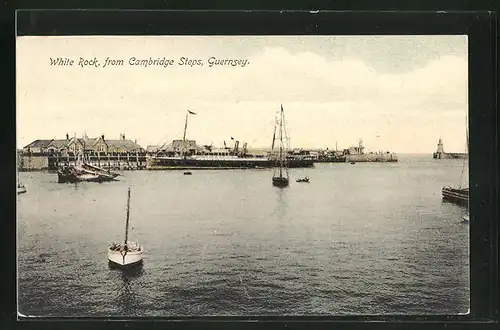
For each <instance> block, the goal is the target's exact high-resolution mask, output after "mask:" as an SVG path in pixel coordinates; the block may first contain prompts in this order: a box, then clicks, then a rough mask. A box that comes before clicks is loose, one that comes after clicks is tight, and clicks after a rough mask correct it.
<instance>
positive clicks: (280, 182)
mask: <svg viewBox="0 0 500 330" xmlns="http://www.w3.org/2000/svg"><path fill="white" fill-rule="evenodd" d="M288 184H289V180H288V179H287V178H273V186H275V187H286V186H288Z"/></svg>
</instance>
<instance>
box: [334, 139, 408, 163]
mask: <svg viewBox="0 0 500 330" xmlns="http://www.w3.org/2000/svg"><path fill="white" fill-rule="evenodd" d="M364 149H365V147H363V141H362V140H359V143H358V146H357V147H354V146H352V147H350V148H349V149H346V150H345V151H344V155H345V161H346V162H349V163H351V164H352V163H358V162H373V163H379V162H382V163H386V162H397V161H398V156H397V155H396V154H395V153H393V152H389V151H386V152H382V151H380V152H370V153H365V151H364Z"/></svg>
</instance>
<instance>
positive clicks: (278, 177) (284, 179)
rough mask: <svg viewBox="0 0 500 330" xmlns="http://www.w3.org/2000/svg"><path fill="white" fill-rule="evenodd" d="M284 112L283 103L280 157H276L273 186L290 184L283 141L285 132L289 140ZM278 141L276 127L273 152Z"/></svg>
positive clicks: (280, 126) (280, 127)
mask: <svg viewBox="0 0 500 330" xmlns="http://www.w3.org/2000/svg"><path fill="white" fill-rule="evenodd" d="M284 117H285V115H284V112H283V105H281V111H280V120H279V132H278V141H279V142H278V143H279V146H278V157H277V159H276V165H277V167H275V169H274V174H273V186H276V187H286V186H288V184H289V177H288V168H287V161H288V159H287V157H286V155H287V151H286V148H285V145H284V143H283V133H284V134H285V141H288V137H287V136H286V130H284V129H283V125H284ZM275 141H276V127H275V129H274V134H273V143H272V146H271V153H272V151H273V150H274V144H275Z"/></svg>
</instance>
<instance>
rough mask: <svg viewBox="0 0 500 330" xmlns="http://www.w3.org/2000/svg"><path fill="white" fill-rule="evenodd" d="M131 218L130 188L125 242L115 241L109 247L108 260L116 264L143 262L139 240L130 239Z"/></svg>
mask: <svg viewBox="0 0 500 330" xmlns="http://www.w3.org/2000/svg"><path fill="white" fill-rule="evenodd" d="M129 219H130V188H128V196H127V220H126V223H125V240H124V241H123V243H113V244H111V245H110V246H109V248H108V260H109V262H110V263H111V265H115V266H121V267H124V266H133V265H137V264H139V263H141V262H142V252H143V248H142V246H141V245H139V243H137V242H129V241H128V228H129Z"/></svg>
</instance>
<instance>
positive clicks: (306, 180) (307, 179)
mask: <svg viewBox="0 0 500 330" xmlns="http://www.w3.org/2000/svg"><path fill="white" fill-rule="evenodd" d="M296 181H297V182H309V178H308V177H307V176H306V177H304V178H300V179H297V180H296Z"/></svg>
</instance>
